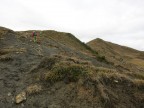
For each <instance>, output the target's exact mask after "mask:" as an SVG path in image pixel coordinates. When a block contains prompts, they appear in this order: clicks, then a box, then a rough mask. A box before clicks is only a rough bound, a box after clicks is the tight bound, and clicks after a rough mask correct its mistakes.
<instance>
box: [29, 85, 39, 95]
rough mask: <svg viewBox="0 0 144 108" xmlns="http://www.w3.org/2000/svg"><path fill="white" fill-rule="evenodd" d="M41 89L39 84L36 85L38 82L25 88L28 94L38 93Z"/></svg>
mask: <svg viewBox="0 0 144 108" xmlns="http://www.w3.org/2000/svg"><path fill="white" fill-rule="evenodd" d="M41 90H42V87H41V85H38V84H33V85H30V86H28V87H27V88H26V92H27V93H28V94H29V95H31V94H36V93H39V92H40V91H41Z"/></svg>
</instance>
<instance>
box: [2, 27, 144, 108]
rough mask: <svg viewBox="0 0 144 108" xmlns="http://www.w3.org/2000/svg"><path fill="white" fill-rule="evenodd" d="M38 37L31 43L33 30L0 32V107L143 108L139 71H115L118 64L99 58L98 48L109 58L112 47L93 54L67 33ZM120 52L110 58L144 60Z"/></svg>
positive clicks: (142, 71)
mask: <svg viewBox="0 0 144 108" xmlns="http://www.w3.org/2000/svg"><path fill="white" fill-rule="evenodd" d="M37 32H38V33H40V36H39V37H38V42H37V43H35V42H33V38H32V37H31V33H32V31H13V30H10V29H7V28H3V27H0V74H1V75H0V89H1V92H0V107H2V108H21V107H23V108H142V107H144V103H143V101H144V94H143V91H144V69H143V67H142V66H138V67H137V65H135V64H133V65H134V66H133V68H132V69H131V68H130V67H124V66H123V67H122V66H121V68H120V67H118V65H116V63H120V62H117V60H115V59H114V60H111V59H109V58H108V57H106V58H104V56H106V55H104V54H105V53H103V50H101V49H105V50H107V52H108V56H112V54H113V53H112V51H115V48H116V47H113V50H112V51H111V50H108V48H107V46H108V45H105V46H103V48H101V46H102V45H101V46H99V47H96V48H99V50H98V49H95V47H92V46H91V45H90V44H88V45H89V46H87V45H86V44H84V43H82V42H81V41H80V40H78V39H77V38H76V37H75V36H73V35H72V34H70V33H63V32H57V31H52V30H46V31H37ZM102 43H103V44H104V43H105V42H102ZM99 45H100V44H99ZM94 46H95V45H94ZM120 50H126V51H127V52H126V53H125V54H121V53H120V52H121V51H118V50H117V51H116V52H115V53H117V54H118V55H116V54H115V55H116V56H118V57H121V58H123V59H124V60H125V58H126V57H125V56H128V55H129V57H131V58H130V59H132V58H133V57H137V58H138V59H141V60H142V59H143V58H142V56H141V55H143V53H142V52H139V51H135V50H132V49H131V50H130V49H129V48H127V49H123V48H122V49H120ZM131 53H132V54H131ZM139 54H140V55H139ZM126 60H127V58H126ZM135 70H136V71H135Z"/></svg>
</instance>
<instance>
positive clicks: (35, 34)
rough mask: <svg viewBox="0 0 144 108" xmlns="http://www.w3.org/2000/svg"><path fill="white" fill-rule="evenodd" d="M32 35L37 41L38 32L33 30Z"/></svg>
mask: <svg viewBox="0 0 144 108" xmlns="http://www.w3.org/2000/svg"><path fill="white" fill-rule="evenodd" d="M32 37H33V39H34V42H37V33H36V32H35V31H33V32H32Z"/></svg>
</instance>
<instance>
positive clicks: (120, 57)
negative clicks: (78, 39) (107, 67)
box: [87, 38, 144, 68]
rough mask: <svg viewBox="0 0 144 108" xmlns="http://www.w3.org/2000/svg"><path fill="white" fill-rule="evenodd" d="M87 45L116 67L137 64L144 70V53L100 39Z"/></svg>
mask: <svg viewBox="0 0 144 108" xmlns="http://www.w3.org/2000/svg"><path fill="white" fill-rule="evenodd" d="M87 45H88V46H89V47H91V48H92V49H93V50H95V51H97V52H99V54H101V55H104V56H105V57H106V58H107V59H108V60H109V61H111V62H113V63H114V64H116V65H118V64H121V65H123V66H125V65H126V64H135V65H136V66H139V67H142V68H144V59H143V55H144V52H142V51H138V50H135V49H132V48H128V47H126V46H120V45H117V44H114V43H111V42H107V41H104V40H102V39H99V38H98V39H95V40H92V41H90V42H88V43H87Z"/></svg>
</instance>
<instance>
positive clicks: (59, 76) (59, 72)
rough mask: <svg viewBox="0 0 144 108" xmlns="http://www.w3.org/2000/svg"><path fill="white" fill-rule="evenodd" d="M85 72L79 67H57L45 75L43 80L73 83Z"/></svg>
mask: <svg viewBox="0 0 144 108" xmlns="http://www.w3.org/2000/svg"><path fill="white" fill-rule="evenodd" d="M86 73H87V72H86V70H85V69H84V68H83V67H82V66H79V65H71V66H68V67H67V66H58V67H55V68H54V69H53V70H52V71H51V72H47V73H45V80H47V81H50V82H56V81H60V80H65V81H66V82H75V81H77V80H78V79H79V78H80V77H81V76H84V75H86Z"/></svg>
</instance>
